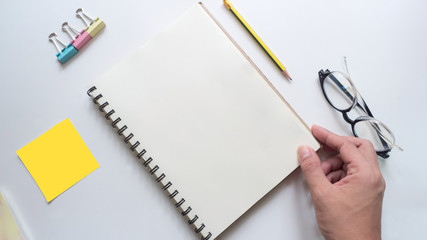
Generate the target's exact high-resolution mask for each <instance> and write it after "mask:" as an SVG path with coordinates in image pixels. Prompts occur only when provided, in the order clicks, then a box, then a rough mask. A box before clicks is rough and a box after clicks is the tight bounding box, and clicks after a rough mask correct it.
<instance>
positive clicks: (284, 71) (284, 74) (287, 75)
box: [282, 70, 292, 82]
mask: <svg viewBox="0 0 427 240" xmlns="http://www.w3.org/2000/svg"><path fill="white" fill-rule="evenodd" d="M282 74H283V76H285V77H286V78H287V79H289V81H291V82H292V78H291V76H290V75H289V73H288V71H286V70H283V71H282Z"/></svg>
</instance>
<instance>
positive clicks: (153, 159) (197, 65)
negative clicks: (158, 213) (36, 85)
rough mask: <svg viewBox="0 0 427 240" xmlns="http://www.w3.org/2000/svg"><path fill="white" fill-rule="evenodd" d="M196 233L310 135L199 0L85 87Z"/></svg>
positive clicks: (263, 183)
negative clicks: (92, 83) (87, 87)
mask: <svg viewBox="0 0 427 240" xmlns="http://www.w3.org/2000/svg"><path fill="white" fill-rule="evenodd" d="M88 95H89V96H91V97H92V98H93V99H92V100H93V102H94V103H96V104H97V106H98V109H99V110H100V111H102V112H103V113H105V118H106V119H107V120H109V121H110V122H111V125H112V126H113V127H114V129H116V131H118V133H119V135H121V136H122V138H123V140H124V142H125V143H127V145H128V147H129V148H130V150H131V151H134V152H135V155H136V158H137V159H139V160H140V161H142V163H143V164H142V166H144V167H145V168H146V169H147V172H148V174H151V175H153V178H154V182H155V183H156V184H158V185H159V187H160V188H162V189H163V191H164V192H165V193H166V196H167V197H169V198H170V199H171V201H172V203H173V204H174V205H175V207H176V208H177V209H178V211H179V214H181V215H182V216H183V218H184V219H185V221H187V222H188V224H189V225H190V226H191V227H192V228H193V229H194V231H195V232H196V233H197V234H198V235H199V237H200V238H201V239H214V238H216V237H217V236H218V235H219V234H221V233H222V232H223V231H224V230H225V229H226V228H227V227H229V226H230V225H231V224H232V223H233V222H235V221H236V220H237V219H238V218H239V217H240V216H241V215H242V214H244V213H245V212H246V211H247V210H248V209H249V208H251V207H252V206H253V205H254V204H255V203H256V202H258V201H259V200H260V199H261V198H262V197H263V196H265V195H266V194H267V193H268V192H269V191H270V190H272V189H273V188H274V187H275V186H276V185H277V184H279V183H280V182H281V181H282V180H283V179H284V178H285V177H286V176H288V175H289V174H290V173H291V172H292V171H293V170H294V169H295V168H296V167H297V166H298V161H297V147H298V146H299V145H301V144H307V145H310V146H311V147H313V148H314V149H317V148H318V147H319V144H318V143H317V142H316V140H315V139H314V138H313V136H312V135H311V133H310V130H309V129H308V128H307V126H306V125H305V124H304V123H303V121H302V120H301V119H300V118H299V117H298V116H297V114H296V113H295V112H294V111H293V110H292V108H291V107H290V106H289V105H288V104H287V102H286V101H285V100H284V98H283V97H282V96H281V95H280V94H279V93H278V92H277V91H276V90H275V89H274V88H273V86H272V85H271V83H270V82H268V80H267V79H266V77H265V76H264V75H263V74H262V73H261V72H260V70H259V69H258V68H257V67H256V66H255V65H254V63H253V62H252V61H251V60H250V59H249V58H248V57H247V55H245V53H244V52H243V51H242V50H241V48H239V47H238V45H237V44H236V43H235V42H234V41H233V40H232V39H231V38H230V36H229V35H228V34H227V33H226V32H225V30H224V29H223V28H222V27H221V26H220V25H219V24H218V22H217V21H216V20H215V19H214V18H213V16H212V15H211V14H210V13H209V12H208V11H207V9H206V8H205V7H204V6H203V5H202V4H201V3H200V4H196V5H195V6H193V7H192V8H191V9H190V10H189V11H187V12H186V13H185V14H184V15H182V16H181V17H180V18H178V19H177V20H176V21H175V22H173V23H172V24H171V25H169V26H168V27H167V28H166V29H164V30H163V31H161V32H160V33H159V34H158V35H156V36H155V37H154V38H153V39H152V40H150V41H149V42H148V43H146V44H145V45H143V46H141V47H140V48H138V49H137V50H136V51H135V52H134V53H133V54H131V55H130V56H129V57H127V58H126V59H124V60H123V61H122V62H120V63H119V64H118V65H116V66H115V67H113V68H112V69H110V70H109V71H108V72H106V73H105V74H104V75H103V76H101V77H100V78H99V79H98V80H97V81H96V82H95V83H94V87H92V88H90V89H89V90H88Z"/></svg>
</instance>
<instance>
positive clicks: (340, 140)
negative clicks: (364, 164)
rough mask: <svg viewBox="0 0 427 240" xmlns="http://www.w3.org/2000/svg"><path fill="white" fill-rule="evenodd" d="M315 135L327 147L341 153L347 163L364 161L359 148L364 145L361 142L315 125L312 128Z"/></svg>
mask: <svg viewBox="0 0 427 240" xmlns="http://www.w3.org/2000/svg"><path fill="white" fill-rule="evenodd" d="M311 130H312V132H313V135H314V136H315V137H316V138H317V140H319V141H320V142H321V143H323V144H325V146H326V147H328V148H330V149H332V150H334V151H337V152H339V153H340V155H341V157H342V160H343V161H344V162H345V163H350V162H352V161H358V160H359V159H363V157H362V156H361V154H360V152H359V150H358V147H359V146H360V145H361V144H362V143H361V142H359V141H350V140H349V139H348V138H347V137H343V136H338V135H336V134H335V133H332V132H330V131H328V130H326V129H324V128H322V127H320V126H317V125H313V127H312V128H311Z"/></svg>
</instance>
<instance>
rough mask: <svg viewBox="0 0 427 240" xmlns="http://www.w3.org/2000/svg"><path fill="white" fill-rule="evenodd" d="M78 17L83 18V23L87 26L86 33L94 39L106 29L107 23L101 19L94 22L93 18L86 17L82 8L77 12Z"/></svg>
mask: <svg viewBox="0 0 427 240" xmlns="http://www.w3.org/2000/svg"><path fill="white" fill-rule="evenodd" d="M76 15H77V17H79V18H81V19H82V20H83V22H84V23H85V24H86V25H87V27H86V28H85V31H86V32H87V33H89V35H90V36H91V37H92V38H93V37H95V36H96V34H98V33H99V31H101V30H102V29H103V28H104V27H105V23H104V22H103V21H102V20H101V19H99V17H97V18H96V19H95V20H93V19H92V18H91V17H89V16H88V15H86V14H85V13H84V12H83V9H81V8H79V9H77V10H76ZM88 20H89V21H90V22H89V21H88Z"/></svg>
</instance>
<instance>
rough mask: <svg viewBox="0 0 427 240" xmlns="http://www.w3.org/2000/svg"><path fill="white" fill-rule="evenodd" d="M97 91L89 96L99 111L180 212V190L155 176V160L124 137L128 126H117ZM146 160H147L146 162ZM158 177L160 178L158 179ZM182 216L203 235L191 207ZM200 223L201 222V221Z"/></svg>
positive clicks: (156, 169) (127, 137)
mask: <svg viewBox="0 0 427 240" xmlns="http://www.w3.org/2000/svg"><path fill="white" fill-rule="evenodd" d="M95 90H96V87H95V86H93V87H91V88H90V89H89V90H88V91H87V95H89V97H91V98H92V100H93V102H94V103H95V104H97V105H98V106H99V111H101V112H104V113H105V118H106V119H107V120H110V121H111V122H112V123H111V126H112V127H113V128H115V129H117V133H118V134H119V135H121V136H122V137H124V140H123V141H124V142H125V143H126V144H129V145H131V147H130V149H131V150H132V151H134V152H136V157H137V158H138V159H139V160H141V161H142V164H143V165H144V167H146V168H147V170H149V173H150V175H153V176H154V177H156V182H157V183H159V184H161V185H162V190H163V191H165V192H167V193H169V195H168V196H169V199H171V200H172V201H173V202H174V203H175V204H174V205H175V207H176V208H177V209H178V210H179V209H180V207H181V205H182V204H184V202H185V199H184V198H181V199H180V200H178V199H179V197H178V194H179V191H178V190H174V191H173V192H172V193H170V191H168V189H169V188H170V187H171V186H172V183H171V182H170V181H168V182H167V183H164V182H163V179H164V178H165V177H166V175H165V174H164V173H161V174H155V173H156V172H157V171H159V169H160V167H159V166H157V165H155V166H152V165H151V163H152V161H153V158H151V157H149V158H144V157H143V156H144V154H146V153H147V151H146V150H145V149H142V150H141V151H138V150H137V149H136V148H137V147H138V146H139V145H140V142H139V141H136V142H135V143H134V144H131V143H130V142H129V141H130V140H131V139H132V138H133V137H134V135H133V133H130V134H129V135H127V136H126V135H124V131H125V130H126V129H127V126H126V125H123V127H121V128H119V127H118V126H117V124H118V123H119V122H120V121H121V118H120V117H117V118H116V119H114V120H113V119H112V118H111V116H112V115H113V114H114V113H115V111H114V109H111V110H110V111H108V112H107V111H106V110H105V107H107V106H108V105H109V103H108V102H107V101H105V102H103V103H102V101H100V99H101V98H102V97H103V96H102V94H97V95H96V96H94V95H92V92H93V91H95ZM145 159H146V160H145ZM157 176H158V177H157ZM181 209H182V211H181V216H183V217H185V218H186V219H188V220H187V223H188V224H189V225H192V226H194V227H195V229H194V232H196V233H197V234H201V231H202V230H203V229H204V228H205V224H204V223H201V224H200V226H197V225H196V222H197V220H198V219H199V217H198V216H197V215H194V217H193V218H190V217H188V214H189V213H190V212H191V211H192V208H191V207H190V206H188V207H187V209H185V210H184V209H183V208H181ZM199 222H200V221H199ZM211 236H212V234H211V232H208V234H207V235H206V236H203V235H201V237H200V239H201V240H208V239H209V238H210V237H211Z"/></svg>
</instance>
